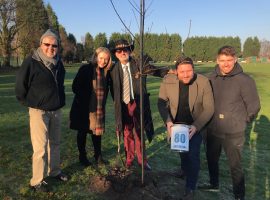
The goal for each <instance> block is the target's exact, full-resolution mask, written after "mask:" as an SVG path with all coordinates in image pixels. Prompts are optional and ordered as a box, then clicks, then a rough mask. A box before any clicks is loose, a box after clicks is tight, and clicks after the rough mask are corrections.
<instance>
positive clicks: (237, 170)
mask: <svg viewBox="0 0 270 200" xmlns="http://www.w3.org/2000/svg"><path fill="white" fill-rule="evenodd" d="M244 142H245V136H244V133H241V134H239V133H238V134H237V136H231V135H228V134H227V135H226V136H225V138H219V137H216V136H214V135H212V134H211V133H207V139H206V157H207V162H208V170H209V176H210V183H211V184H212V185H219V165H218V162H219V158H220V154H221V150H222V147H223V149H224V151H225V154H226V157H227V159H228V163H229V167H230V171H231V177H232V183H233V193H234V196H235V197H236V198H241V197H244V196H245V178H244V172H243V169H242V165H241V157H242V156H241V154H242V150H243V145H244Z"/></svg>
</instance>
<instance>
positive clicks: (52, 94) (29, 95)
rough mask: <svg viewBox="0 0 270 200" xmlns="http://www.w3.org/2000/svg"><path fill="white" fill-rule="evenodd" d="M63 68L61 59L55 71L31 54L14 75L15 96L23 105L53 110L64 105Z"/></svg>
mask: <svg viewBox="0 0 270 200" xmlns="http://www.w3.org/2000/svg"><path fill="white" fill-rule="evenodd" d="M64 78H65V69H64V66H63V63H62V62H61V61H59V62H58V64H57V67H56V71H55V72H53V71H52V70H51V69H49V68H47V67H46V66H45V65H44V64H43V63H42V62H41V61H38V60H36V59H34V58H33V57H32V56H29V57H27V58H26V59H25V60H24V62H23V63H22V66H21V67H20V69H19V71H18V72H17V75H16V86H15V93H16V98H17V99H18V101H20V102H21V103H22V104H23V105H25V106H27V107H31V108H37V109H40V110H44V111H54V110H57V109H59V108H61V107H63V106H64V105H65V91H64V90H65V89H64Z"/></svg>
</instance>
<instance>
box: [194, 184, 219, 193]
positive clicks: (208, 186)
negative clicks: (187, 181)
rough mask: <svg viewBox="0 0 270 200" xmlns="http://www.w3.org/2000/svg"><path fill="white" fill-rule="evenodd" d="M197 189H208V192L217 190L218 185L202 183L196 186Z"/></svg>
mask: <svg viewBox="0 0 270 200" xmlns="http://www.w3.org/2000/svg"><path fill="white" fill-rule="evenodd" d="M198 189H199V190H204V191H209V192H218V191H219V186H218V185H212V184H203V185H199V186H198Z"/></svg>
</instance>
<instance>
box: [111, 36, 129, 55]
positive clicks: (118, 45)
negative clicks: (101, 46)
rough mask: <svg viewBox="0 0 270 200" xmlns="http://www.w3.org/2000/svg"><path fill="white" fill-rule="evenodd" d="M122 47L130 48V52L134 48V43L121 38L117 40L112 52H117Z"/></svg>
mask: <svg viewBox="0 0 270 200" xmlns="http://www.w3.org/2000/svg"><path fill="white" fill-rule="evenodd" d="M122 49H128V50H129V51H130V52H132V51H133V50H134V44H129V43H128V41H127V40H125V39H120V40H117V41H116V42H115V44H114V48H113V49H112V50H111V51H112V53H115V52H116V51H117V50H122Z"/></svg>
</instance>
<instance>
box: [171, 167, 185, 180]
mask: <svg viewBox="0 0 270 200" xmlns="http://www.w3.org/2000/svg"><path fill="white" fill-rule="evenodd" d="M171 174H172V175H173V176H175V177H176V178H181V179H185V178H186V176H187V174H186V173H185V171H184V170H182V169H180V170H179V169H178V170H176V171H173V172H171Z"/></svg>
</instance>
